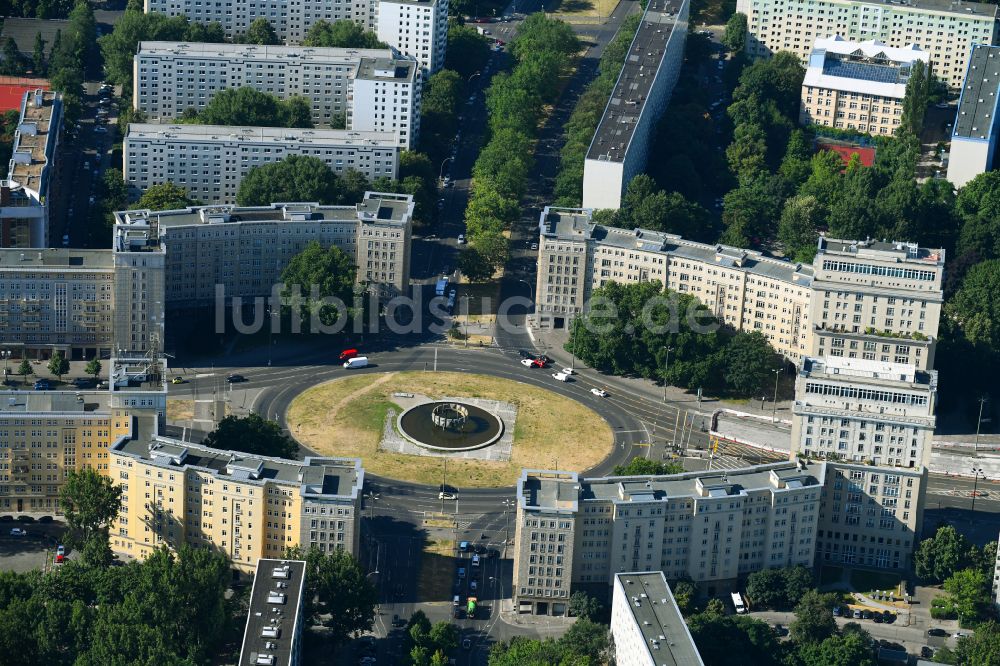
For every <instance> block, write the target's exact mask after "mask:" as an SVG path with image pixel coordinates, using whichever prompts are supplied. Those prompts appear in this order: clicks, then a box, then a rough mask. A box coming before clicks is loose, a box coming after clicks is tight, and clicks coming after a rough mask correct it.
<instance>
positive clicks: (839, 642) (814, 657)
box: [798, 634, 877, 666]
mask: <svg viewBox="0 0 1000 666" xmlns="http://www.w3.org/2000/svg"><path fill="white" fill-rule="evenodd" d="M798 656H799V660H800V663H801V664H802V666H829V665H830V664H851V666H876V663H877V662H876V660H875V657H874V655H873V653H872V646H871V639H870V638H868V639H866V638H864V637H862V636H860V635H858V634H847V635H844V636H837V635H834V636H830V637H829V638H827V639H825V640H824V641H822V642H820V643H816V642H812V643H806V644H804V645H802V646H801V648H800V649H799V653H798Z"/></svg>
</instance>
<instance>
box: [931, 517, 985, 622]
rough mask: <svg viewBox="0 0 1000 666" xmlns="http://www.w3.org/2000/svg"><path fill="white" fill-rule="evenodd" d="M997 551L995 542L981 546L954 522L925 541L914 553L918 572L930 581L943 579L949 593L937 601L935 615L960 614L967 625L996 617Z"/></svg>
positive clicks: (959, 616) (939, 616)
mask: <svg viewBox="0 0 1000 666" xmlns="http://www.w3.org/2000/svg"><path fill="white" fill-rule="evenodd" d="M996 552H997V543H996V542H995V541H991V542H990V543H988V544H987V545H986V546H984V547H983V548H978V547H977V546H976V545H975V544H972V543H970V542H969V541H968V540H967V539H966V538H965V537H964V536H962V535H961V534H960V533H959V532H958V531H957V530H956V529H955V528H954V527H952V526H950V525H944V526H941V527H939V528H938V530H937V532H935V533H934V536H933V537H931V538H930V539H924V540H923V541H921V542H920V545H919V546H918V547H917V551H916V553H915V554H914V556H913V566H914V571H915V573H916V574H917V576H919V577H920V578H922V579H924V580H926V581H928V582H934V583H940V582H943V583H944V589H945V591H946V592H947V593H948V596H947V597H939V598H937V599H935V600H934V602H933V605H932V606H931V616H932V617H935V618H940V619H947V618H955V617H957V618H958V619H959V620H960V621H961V623H962V625H963V626H970V625H974V624H978V623H979V622H981V621H983V620H985V619H986V618H987V617H992V616H993V615H994V613H993V612H992V609H991V604H990V589H991V586H992V581H993V567H994V564H995V562H996Z"/></svg>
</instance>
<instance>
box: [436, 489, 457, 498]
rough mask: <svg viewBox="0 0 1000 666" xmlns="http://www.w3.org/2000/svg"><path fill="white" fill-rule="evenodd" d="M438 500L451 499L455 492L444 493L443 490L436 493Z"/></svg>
mask: <svg viewBox="0 0 1000 666" xmlns="http://www.w3.org/2000/svg"><path fill="white" fill-rule="evenodd" d="M438 499H439V500H453V499H455V493H446V492H444V491H443V490H442V491H441V492H439V493H438Z"/></svg>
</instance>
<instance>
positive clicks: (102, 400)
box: [0, 368, 111, 416]
mask: <svg viewBox="0 0 1000 666" xmlns="http://www.w3.org/2000/svg"><path fill="white" fill-rule="evenodd" d="M12 370H13V368H12ZM15 379H16V377H15ZM27 388H31V387H30V386H28V387H27ZM110 410H111V393H110V392H108V391H106V390H103V391H101V390H84V391H75V390H70V391H27V390H25V391H7V392H5V393H4V394H3V396H2V397H0V415H19V416H23V415H24V414H33V413H42V414H52V415H53V416H56V415H79V416H86V415H88V414H92V415H94V416H101V415H107V414H109V413H110Z"/></svg>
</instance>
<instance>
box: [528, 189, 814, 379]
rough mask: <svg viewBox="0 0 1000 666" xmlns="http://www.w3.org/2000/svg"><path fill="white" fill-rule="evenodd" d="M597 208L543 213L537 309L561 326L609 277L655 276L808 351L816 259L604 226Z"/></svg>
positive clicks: (797, 351) (736, 322) (772, 338)
mask: <svg viewBox="0 0 1000 666" xmlns="http://www.w3.org/2000/svg"><path fill="white" fill-rule="evenodd" d="M591 213H592V211H590V210H588V209H576V208H572V209H571V208H555V207H551V206H550V207H546V208H545V210H544V211H543V212H542V214H541V217H540V221H539V230H540V234H539V235H540V237H539V253H538V274H537V278H536V280H537V283H536V287H535V310H536V312H538V313H540V314H545V315H548V316H551V317H552V318H553V319H554V323H555V325H556V326H563V325H566V321H567V320H568V319H571V318H572V317H573V316H575V315H577V314H579V313H581V312H583V311H584V310H585V308H586V306H587V303H588V302H589V300H590V297H591V294H592V293H593V291H594V290H595V289H597V288H598V287H601V286H602V285H604V284H606V283H608V282H612V281H613V282H620V283H625V284H629V283H635V282H648V281H653V280H655V281H657V282H659V283H660V284H661V285H663V286H665V287H666V288H668V289H670V290H671V291H674V292H678V293H686V294H690V295H692V296H695V297H697V298H698V300H699V301H701V303H702V304H704V305H705V306H706V307H707V308H708V309H709V310H710V311H711V312H712V313H713V314H714V315H715V316H716V317H717V318H718V319H719V320H720V321H721V322H723V323H724V324H726V325H728V326H731V327H733V328H735V329H737V330H744V331H755V330H756V331H761V332H762V333H763V334H764V335H765V336H766V337H767V339H768V341H769V342H770V343H771V345H772V346H773V347H774V348H775V350H777V351H778V352H779V353H781V354H783V355H784V356H785V357H787V358H789V359H792V360H797V359H799V358H800V357H801V356H802V355H804V354H806V353H807V352H808V350H809V348H810V342H809V336H810V327H809V316H808V315H809V298H810V293H811V285H812V276H813V269H812V267H811V266H808V265H802V264H794V263H791V262H788V261H781V260H778V259H774V258H771V257H766V256H764V255H763V254H761V253H760V252H756V251H753V250H742V249H739V248H733V247H728V246H725V245H709V244H706V243H696V242H693V241H687V240H684V239H683V238H681V237H680V236H677V235H674V234H666V233H662V232H657V231H648V230H645V229H635V230H626V229H617V228H614V227H605V226H602V225H598V224H595V223H594V222H593V221H592V219H591Z"/></svg>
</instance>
